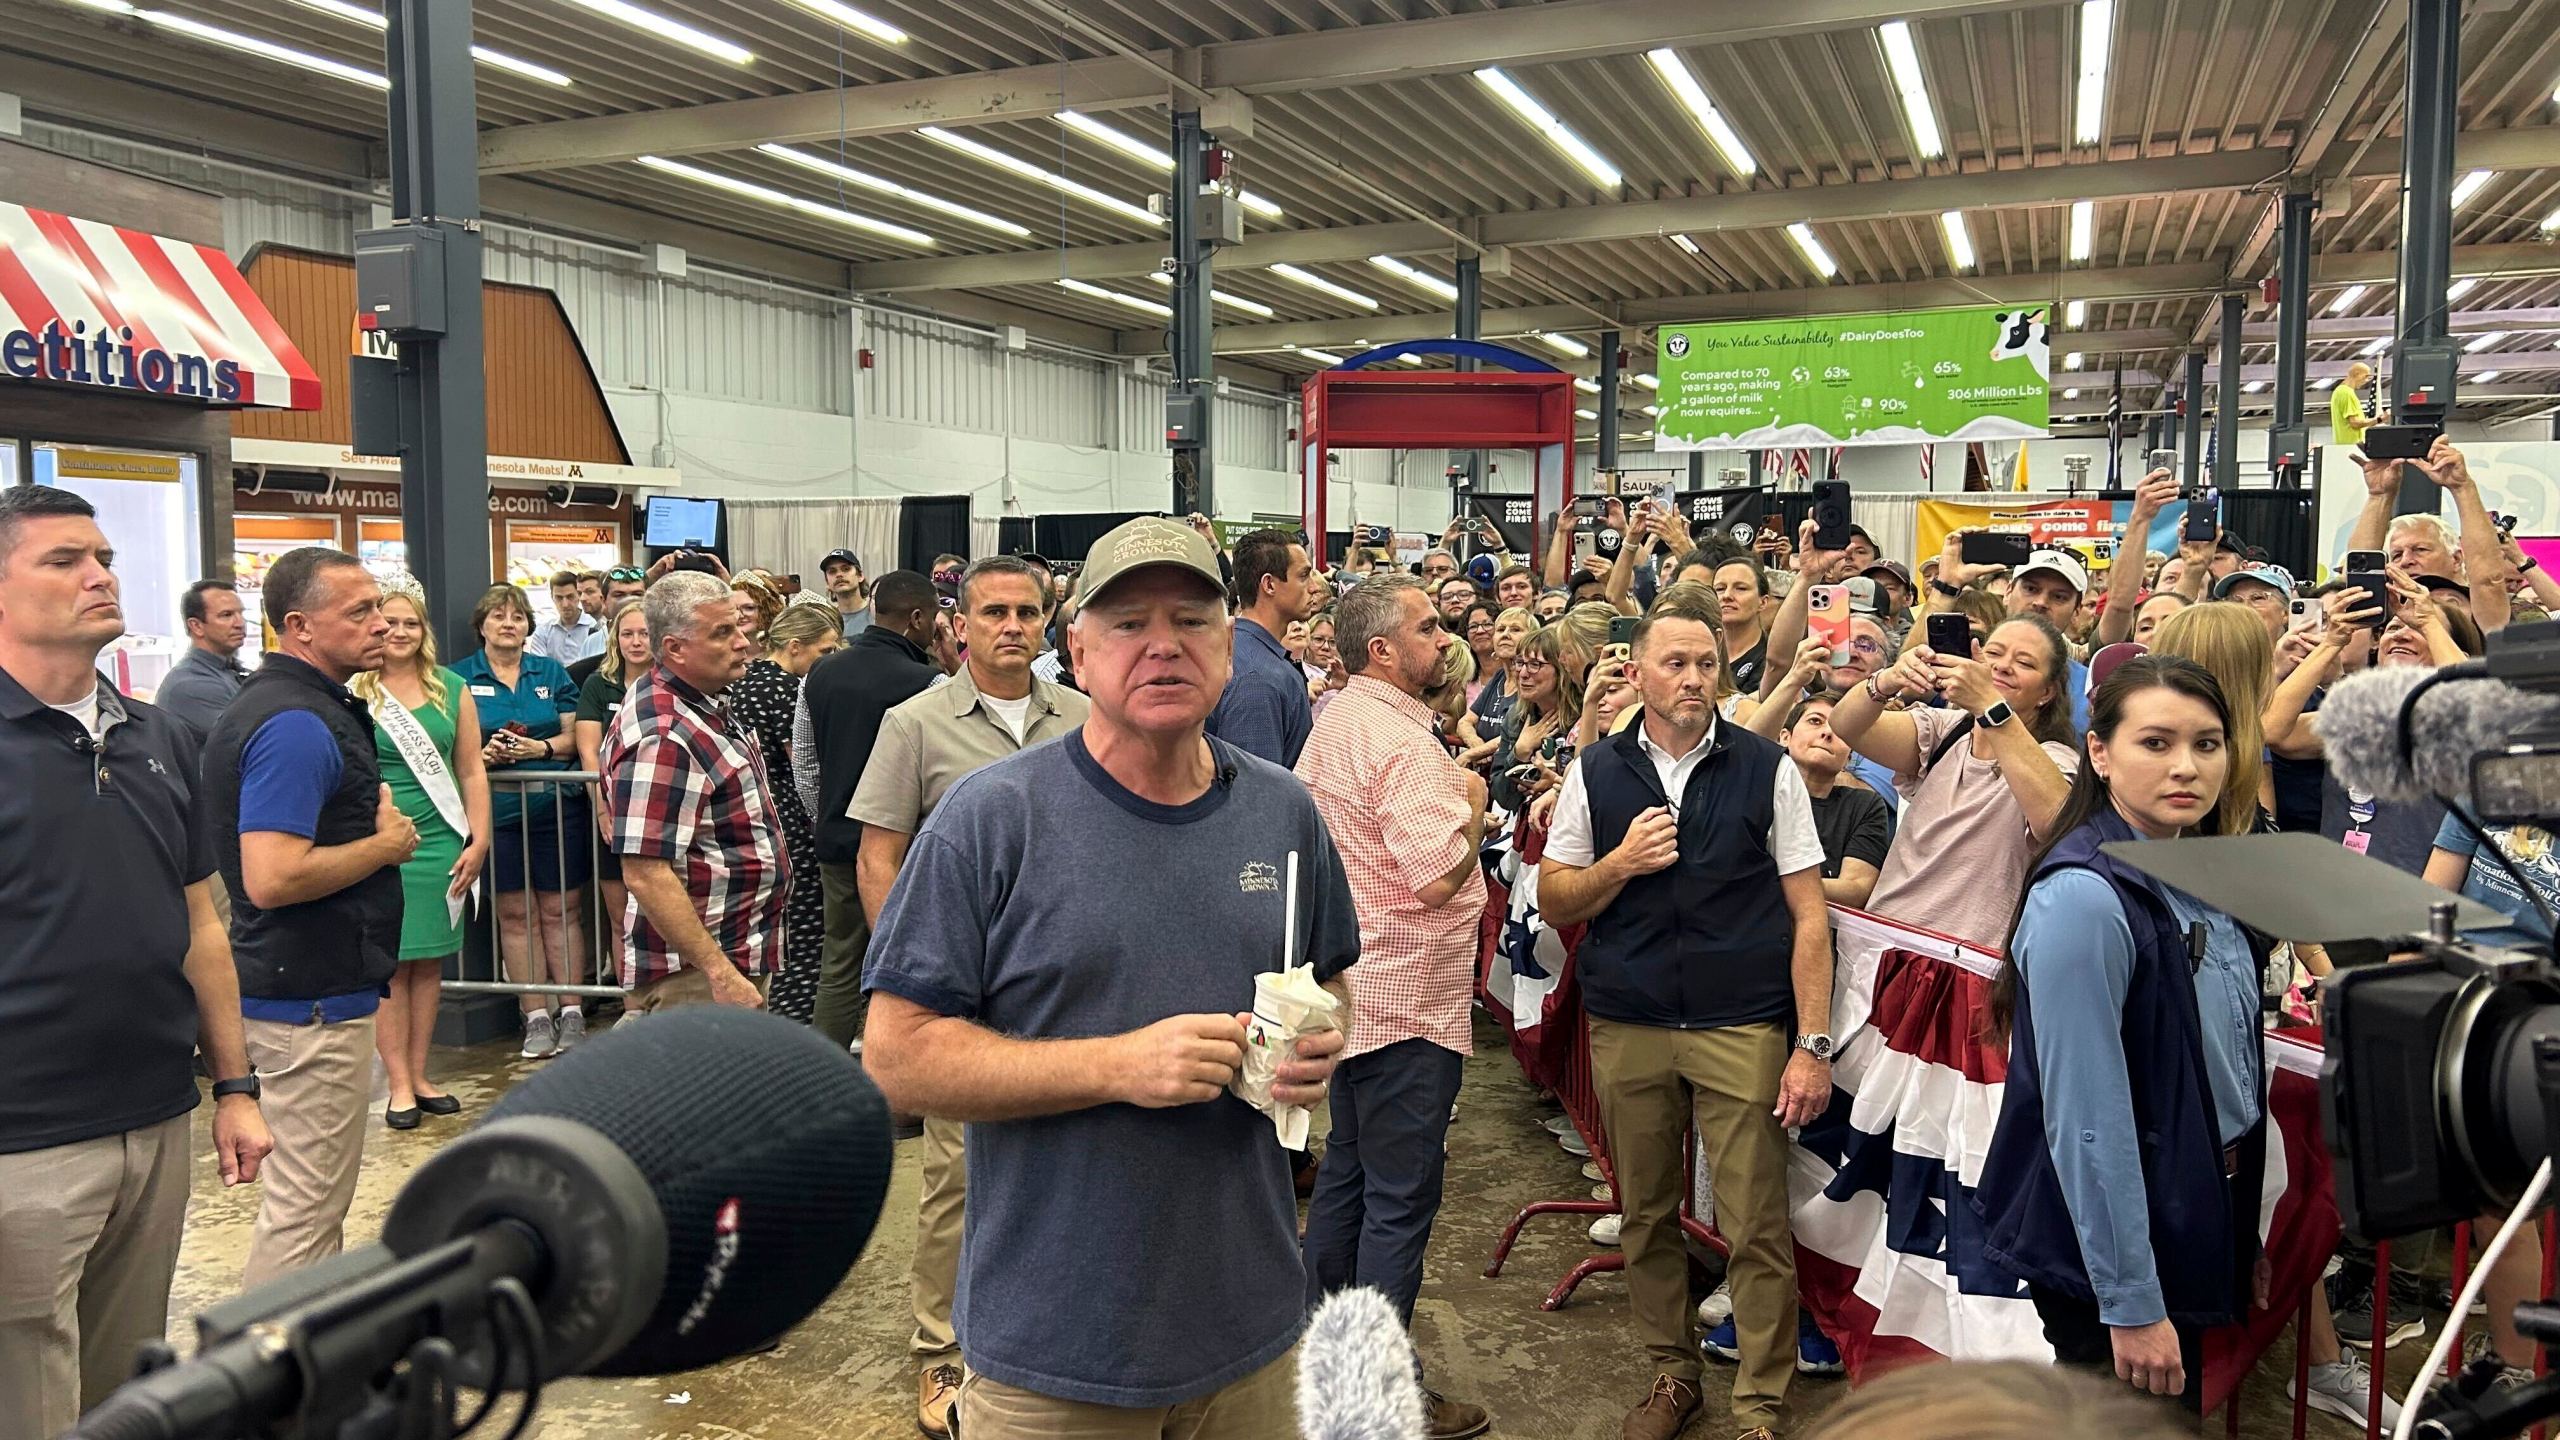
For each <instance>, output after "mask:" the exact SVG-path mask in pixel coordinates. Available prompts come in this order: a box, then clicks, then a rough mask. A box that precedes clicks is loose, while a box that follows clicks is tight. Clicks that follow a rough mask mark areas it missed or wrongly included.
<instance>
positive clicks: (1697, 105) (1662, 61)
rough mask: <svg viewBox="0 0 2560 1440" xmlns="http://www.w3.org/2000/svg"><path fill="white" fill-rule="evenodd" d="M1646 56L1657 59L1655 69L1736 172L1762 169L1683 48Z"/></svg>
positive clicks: (1654, 61) (1654, 52) (1726, 163)
mask: <svg viewBox="0 0 2560 1440" xmlns="http://www.w3.org/2000/svg"><path fill="white" fill-rule="evenodd" d="M1644 58H1646V59H1647V60H1650V61H1652V62H1653V68H1654V70H1655V71H1656V72H1657V73H1659V74H1660V75H1661V76H1662V83H1663V84H1665V85H1668V86H1670V87H1671V93H1672V94H1674V95H1676V96H1678V97H1680V103H1681V104H1682V105H1685V106H1687V107H1688V110H1689V117H1690V118H1691V119H1693V120H1695V121H1697V122H1698V128H1699V129H1701V130H1704V131H1705V132H1707V139H1708V140H1709V141H1710V142H1711V143H1713V144H1714V146H1715V147H1716V151H1717V153H1719V154H1721V155H1723V156H1724V163H1725V165H1726V166H1727V167H1728V168H1730V169H1731V170H1732V171H1733V173H1735V174H1736V175H1750V174H1753V173H1755V172H1757V171H1758V170H1759V168H1760V162H1759V161H1757V160H1754V159H1752V158H1751V151H1750V149H1749V148H1748V147H1747V146H1745V145H1744V144H1743V143H1742V137H1741V136H1740V135H1738V134H1735V133H1734V129H1733V126H1731V125H1730V124H1727V123H1726V121H1725V118H1724V112H1723V111H1721V110H1718V109H1717V108H1716V102H1714V101H1713V100H1710V99H1708V98H1707V91H1706V87H1705V86H1702V85H1700V84H1699V83H1698V77H1697V76H1695V75H1692V74H1690V73H1689V66H1688V64H1687V63H1686V62H1685V61H1683V60H1682V59H1681V58H1680V52H1679V51H1677V50H1648V51H1646V52H1645V57H1644Z"/></svg>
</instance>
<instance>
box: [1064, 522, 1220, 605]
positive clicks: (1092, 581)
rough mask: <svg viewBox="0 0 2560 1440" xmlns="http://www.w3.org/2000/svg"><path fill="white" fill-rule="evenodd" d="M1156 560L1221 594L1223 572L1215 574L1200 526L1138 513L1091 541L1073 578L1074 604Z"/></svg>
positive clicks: (1213, 556) (1156, 563) (1091, 599)
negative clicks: (1201, 580) (1204, 581)
mask: <svg viewBox="0 0 2560 1440" xmlns="http://www.w3.org/2000/svg"><path fill="white" fill-rule="evenodd" d="M1159 565H1171V566H1176V567H1178V568H1180V569H1184V570H1188V571H1190V572H1191V573H1192V574H1194V575H1197V576H1199V577H1200V578H1201V579H1203V580H1206V581H1208V582H1209V588H1211V589H1213V590H1216V591H1218V592H1220V593H1221V594H1223V593H1225V590H1226V587H1227V581H1226V577H1225V576H1223V575H1221V574H1219V573H1218V552H1217V551H1215V550H1213V549H1211V548H1210V547H1209V542H1208V541H1207V540H1206V539H1205V538H1203V537H1202V536H1201V534H1200V532H1199V531H1197V530H1194V529H1192V528H1191V527H1190V526H1188V525H1185V524H1183V523H1182V522H1181V521H1179V520H1168V519H1166V518H1165V517H1163V516H1161V515H1141V516H1139V517H1138V518H1137V519H1135V520H1132V521H1129V522H1128V523H1127V524H1124V525H1121V526H1118V527H1117V528H1115V529H1113V530H1112V531H1111V532H1110V533H1108V534H1106V535H1104V536H1103V537H1102V538H1101V539H1099V540H1096V541H1094V542H1093V549H1091V550H1090V551H1088V552H1086V554H1085V557H1084V570H1083V572H1082V573H1081V574H1080V575H1079V576H1078V577H1077V582H1076V605H1077V606H1078V608H1082V607H1084V606H1087V605H1090V604H1092V603H1093V602H1094V601H1095V600H1096V599H1098V598H1100V597H1101V595H1102V592H1103V591H1105V590H1107V589H1109V588H1110V587H1111V586H1112V585H1114V584H1116V583H1117V582H1119V581H1120V580H1121V579H1122V578H1124V577H1126V576H1130V575H1134V574H1136V573H1138V572H1139V571H1141V570H1148V569H1153V568H1154V567H1156V566H1159Z"/></svg>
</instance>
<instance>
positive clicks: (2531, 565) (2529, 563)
mask: <svg viewBox="0 0 2560 1440" xmlns="http://www.w3.org/2000/svg"><path fill="white" fill-rule="evenodd" d="M2541 568H2542V562H2541V561H2539V560H2536V559H2534V558H2533V557H2532V556H2530V555H2527V556H2526V557H2524V559H2522V560H2520V561H2518V562H2517V563H2516V573H2517V574H2519V575H2530V574H2532V573H2533V572H2534V571H2536V570H2539V569H2541Z"/></svg>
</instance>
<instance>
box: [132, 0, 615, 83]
mask: <svg viewBox="0 0 2560 1440" xmlns="http://www.w3.org/2000/svg"><path fill="white" fill-rule="evenodd" d="M294 3H295V4H297V5H300V6H301V7H303V8H304V9H306V10H317V11H319V12H320V13H321V14H323V15H334V16H336V17H337V18H339V19H341V20H344V21H346V22H347V23H349V24H351V25H362V26H364V27H365V28H366V29H368V30H388V29H390V28H391V22H390V21H389V20H388V19H386V18H384V16H383V14H382V12H381V11H379V10H367V9H366V8H364V7H363V6H361V5H356V4H351V3H349V0H294ZM117 8H118V9H119V10H123V11H126V12H128V13H129V12H130V10H131V8H132V7H130V6H127V5H124V4H122V3H121V0H119V3H118V5H117ZM471 58H472V59H474V60H477V61H479V62H480V63H481V64H483V65H486V66H488V67H490V68H491V69H494V70H511V71H513V72H515V73H516V74H518V75H522V76H524V77H525V78H526V79H528V80H539V81H541V82H542V83H543V84H545V85H561V86H566V85H569V84H571V83H573V82H572V81H571V80H570V79H569V77H568V76H566V75H563V74H561V73H560V72H559V71H557V70H554V69H552V68H551V67H550V66H548V65H536V64H534V63H533V62H532V61H530V60H519V59H517V58H516V57H515V56H513V55H509V54H507V53H506V52H505V51H503V50H492V49H490V48H489V47H487V46H486V45H474V46H472V47H471Z"/></svg>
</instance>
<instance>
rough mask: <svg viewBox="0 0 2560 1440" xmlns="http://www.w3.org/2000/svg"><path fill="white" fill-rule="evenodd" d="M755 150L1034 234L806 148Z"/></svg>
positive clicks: (1017, 233)
mask: <svg viewBox="0 0 2560 1440" xmlns="http://www.w3.org/2000/svg"><path fill="white" fill-rule="evenodd" d="M756 150H757V151H758V152H759V153H761V154H765V155H770V156H772V157H773V158H774V159H776V160H788V161H790V162H791V163H792V164H794V165H797V166H800V167H801V168H802V169H805V170H815V171H817V172H818V173H819V174H821V175H824V176H827V177H829V178H831V179H836V180H841V181H843V182H845V183H846V184H848V185H859V186H861V187H862V188H863V189H865V190H871V191H876V192H877V193H879V194H882V195H894V196H896V197H898V198H899V199H901V200H904V201H906V202H907V203H908V204H910V205H915V206H919V207H921V208H923V209H926V210H936V211H940V212H941V213H942V214H945V215H948V216H950V217H952V218H953V219H955V220H966V221H968V222H969V223H970V224H972V225H983V226H985V227H986V228H988V229H990V230H1000V231H1002V232H1004V233H1005V234H1007V235H1011V236H1013V237H1015V238H1017V239H1024V240H1027V239H1029V238H1030V237H1031V231H1030V230H1029V228H1027V227H1025V226H1021V225H1016V224H1014V223H1013V222H1012V221H1010V220H1007V219H1005V218H1003V217H1002V216H997V215H990V214H988V213H987V212H986V211H984V210H975V209H971V208H970V207H969V206H966V205H962V204H959V203H958V202H956V201H951V200H945V199H943V198H942V197H941V196H939V195H927V194H925V193H924V192H923V191H921V190H910V189H908V188H907V187H906V186H904V185H901V184H899V183H898V182H897V181H895V180H890V179H886V178H884V177H882V176H878V175H874V174H872V173H871V172H870V171H868V170H856V169H854V168H853V167H852V166H850V165H846V164H843V163H841V162H839V161H835V160H830V159H828V158H827V157H826V156H824V155H812V154H810V153H809V152H808V151H806V150H795V149H793V148H792V147H790V146H788V145H776V144H773V143H772V142H770V141H767V142H766V143H764V144H762V145H759V146H757V147H756Z"/></svg>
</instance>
